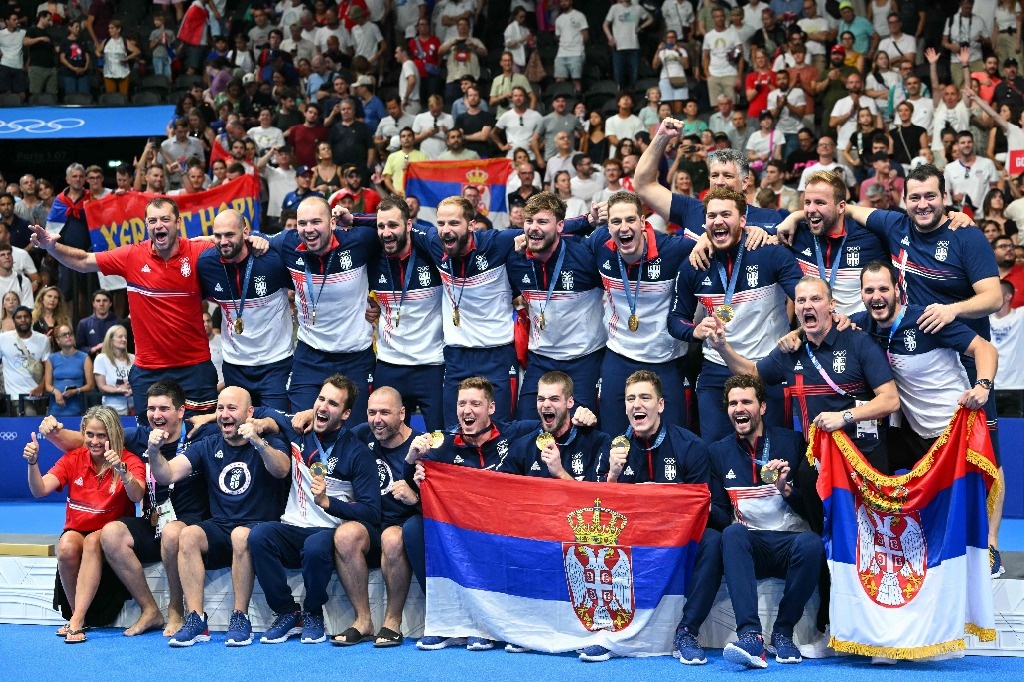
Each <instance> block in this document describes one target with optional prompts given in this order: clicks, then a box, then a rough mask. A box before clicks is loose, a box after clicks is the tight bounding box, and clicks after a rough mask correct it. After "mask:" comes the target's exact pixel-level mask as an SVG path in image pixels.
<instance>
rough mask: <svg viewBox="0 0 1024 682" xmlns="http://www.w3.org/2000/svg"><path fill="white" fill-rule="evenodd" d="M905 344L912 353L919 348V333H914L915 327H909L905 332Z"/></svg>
mask: <svg viewBox="0 0 1024 682" xmlns="http://www.w3.org/2000/svg"><path fill="white" fill-rule="evenodd" d="M903 345H904V346H906V347H907V350H909V351H910V352H911V353H913V352H914V349H915V348H917V334H915V333H914V330H913V329H908V330H907V331H905V332H903Z"/></svg>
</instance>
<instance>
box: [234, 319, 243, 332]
mask: <svg viewBox="0 0 1024 682" xmlns="http://www.w3.org/2000/svg"><path fill="white" fill-rule="evenodd" d="M234 327H235V333H236V334H238V335H239V336H241V335H242V332H244V331H245V322H242V318H240V317H239V318H236V319H235V324H234Z"/></svg>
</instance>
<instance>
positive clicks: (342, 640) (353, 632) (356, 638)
mask: <svg viewBox="0 0 1024 682" xmlns="http://www.w3.org/2000/svg"><path fill="white" fill-rule="evenodd" d="M373 639H374V635H373V633H370V634H368V635H364V634H363V633H361V632H359V630H357V629H355V628H349V629H348V630H345V632H343V633H341V634H340V635H337V636H336V637H332V638H331V644H333V645H334V646H354V645H356V644H362V643H363V642H372V641H373Z"/></svg>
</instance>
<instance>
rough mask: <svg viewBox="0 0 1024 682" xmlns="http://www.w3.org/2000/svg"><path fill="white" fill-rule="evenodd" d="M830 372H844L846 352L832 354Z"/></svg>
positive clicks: (840, 351)
mask: <svg viewBox="0 0 1024 682" xmlns="http://www.w3.org/2000/svg"><path fill="white" fill-rule="evenodd" d="M832 371H833V372H835V373H836V374H842V373H843V372H845V371H846V351H845V350H837V351H833V353H832Z"/></svg>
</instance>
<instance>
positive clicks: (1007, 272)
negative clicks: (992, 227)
mask: <svg viewBox="0 0 1024 682" xmlns="http://www.w3.org/2000/svg"><path fill="white" fill-rule="evenodd" d="M991 243H992V253H994V254H995V257H996V266H997V267H998V268H999V279H1001V280H1005V281H1007V282H1009V283H1010V284H1012V285H1013V288H1014V292H1015V293H1014V295H1013V298H1012V299H1011V300H1010V307H1011V308H1020V307H1021V306H1024V265H1021V264H1019V263H1018V262H1017V252H1016V245H1015V244H1014V243H1013V240H1012V239H1010V238H1009V237H1007V236H1006V235H1000V236H998V237H996V238H995V239H993V240H992V242H991Z"/></svg>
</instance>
